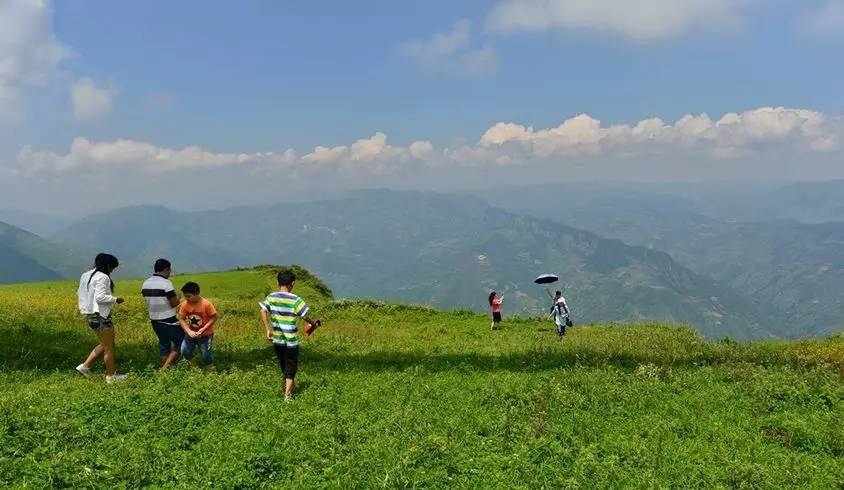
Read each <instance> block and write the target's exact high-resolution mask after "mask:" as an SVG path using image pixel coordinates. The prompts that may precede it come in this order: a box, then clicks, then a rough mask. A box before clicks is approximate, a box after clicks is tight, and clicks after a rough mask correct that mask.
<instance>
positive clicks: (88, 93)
mask: <svg viewBox="0 0 844 490" xmlns="http://www.w3.org/2000/svg"><path fill="white" fill-rule="evenodd" d="M115 93H116V89H115V88H114V87H110V86H106V87H102V86H98V85H97V84H96V83H94V81H93V80H91V79H90V78H82V79H80V80H77V81H76V82H74V84H73V85H72V86H71V87H70V100H71V102H72V104H73V116H74V117H75V118H76V119H78V120H80V121H92V120H95V119H103V118H105V117H108V116H109V115H111V109H112V99H113V98H114V95H115Z"/></svg>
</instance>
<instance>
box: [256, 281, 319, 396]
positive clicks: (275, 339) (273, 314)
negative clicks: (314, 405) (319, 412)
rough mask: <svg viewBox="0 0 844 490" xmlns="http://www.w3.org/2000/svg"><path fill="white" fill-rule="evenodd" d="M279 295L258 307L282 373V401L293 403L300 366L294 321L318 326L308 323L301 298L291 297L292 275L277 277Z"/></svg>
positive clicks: (314, 323) (296, 329)
mask: <svg viewBox="0 0 844 490" xmlns="http://www.w3.org/2000/svg"><path fill="white" fill-rule="evenodd" d="M277 279H278V291H276V292H274V293H270V294H269V296H267V298H266V299H265V300H264V301H262V302H260V303H258V304H259V305H260V306H261V322H262V323H263V324H264V328H265V329H266V331H267V340H268V341H270V342H272V344H273V350H275V354H276V356H277V357H278V364H279V367H281V371H282V372H283V373H284V399H285V400H286V401H290V400H292V399H293V388H294V386H295V382H294V379H295V378H296V371H297V370H298V365H299V329H298V328H297V326H296V319H297V318H302V319H304V320H305V321H306V322H308V323H310V324H312V325H319V323H320V322H319V320H311V319H310V318H309V317H308V315H309V313H310V309H309V308H308V305H307V304H305V302H304V301H303V300H302V298H300V297H298V296H296V295H295V294H293V286H294V284H295V282H296V276H295V275H294V274H293V272H291V271H287V270H284V271H281V272H279V273H278V277H277Z"/></svg>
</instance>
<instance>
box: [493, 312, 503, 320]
mask: <svg viewBox="0 0 844 490" xmlns="http://www.w3.org/2000/svg"><path fill="white" fill-rule="evenodd" d="M492 321H494V322H500V321H501V312H500V311H493V312H492Z"/></svg>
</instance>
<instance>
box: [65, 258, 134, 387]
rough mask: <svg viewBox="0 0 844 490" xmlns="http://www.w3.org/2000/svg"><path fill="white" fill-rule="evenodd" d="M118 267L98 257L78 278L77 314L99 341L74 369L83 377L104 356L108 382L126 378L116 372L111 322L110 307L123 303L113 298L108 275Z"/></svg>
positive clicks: (88, 373) (115, 259) (114, 262)
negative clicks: (81, 316)
mask: <svg viewBox="0 0 844 490" xmlns="http://www.w3.org/2000/svg"><path fill="white" fill-rule="evenodd" d="M118 265H120V263H119V262H118V260H117V257H115V256H114V255H110V254H104V253H101V254H97V257H96V258H95V259H94V268H93V269H91V270H89V271H87V272H85V273H84V274H82V277H81V278H79V289H78V290H77V293H76V294H77V296H78V298H79V312H80V313H82V314H83V315H85V317H86V319H87V321H88V326H89V327H91V330H93V331H94V333H95V334H96V336H97V340H99V342H100V343H99V344H97V346H96V347H94V349H93V350H91V353H90V354H89V355H88V358H87V359H85V362H83V363H82V364H80V365H78V366H76V370H77V371H79V373H80V374H82V375H84V376H90V375H91V365H92V364H94V361H96V360H97V358H98V357H100V356H103V361H104V362H105V368H106V382H108V383H111V382H112V381H119V380H122V379H124V378H125V376H124V375H122V374H118V373H117V372H116V371H115V367H114V364H115V361H114V325H113V324H112V322H111V309H112V307H113V306H114V305H116V304H120V303H123V298H118V297H116V296H114V281H112V280H111V273H112V272H114V270H115V269H117V266H118Z"/></svg>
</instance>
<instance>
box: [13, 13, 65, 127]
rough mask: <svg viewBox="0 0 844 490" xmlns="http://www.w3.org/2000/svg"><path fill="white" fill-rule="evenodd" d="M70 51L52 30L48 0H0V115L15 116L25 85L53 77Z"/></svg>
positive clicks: (39, 84) (32, 84) (31, 85)
mask: <svg viewBox="0 0 844 490" xmlns="http://www.w3.org/2000/svg"><path fill="white" fill-rule="evenodd" d="M70 55H71V50H70V49H69V48H68V47H66V46H64V45H63V44H61V43H60V42H59V41H58V40H57V39H56V37H55V35H54V34H53V29H52V9H51V5H50V2H49V1H48V0H2V1H0V117H4V116H5V117H14V116H16V115H17V114H18V112H19V111H20V103H21V100H22V98H23V96H24V92H25V90H26V89H28V88H30V87H34V86H44V85H47V84H48V82H49V81H50V80H51V79H53V78H55V77H56V75H57V71H58V66H59V64H60V63H61V62H62V61H63V60H65V59H66V58H68V57H69V56H70Z"/></svg>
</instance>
